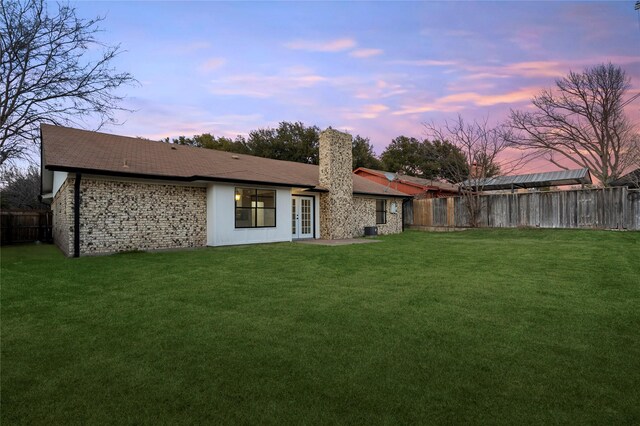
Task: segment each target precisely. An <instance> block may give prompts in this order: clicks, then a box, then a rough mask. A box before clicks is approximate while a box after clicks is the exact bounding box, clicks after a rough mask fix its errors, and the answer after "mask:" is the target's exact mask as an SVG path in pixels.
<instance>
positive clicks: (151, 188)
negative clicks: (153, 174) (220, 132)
mask: <svg viewBox="0 0 640 426" xmlns="http://www.w3.org/2000/svg"><path fill="white" fill-rule="evenodd" d="M73 181H74V180H73V179H68V180H67V181H66V182H65V184H64V185H63V187H62V188H61V189H60V192H59V193H58V195H57V196H56V200H55V201H54V204H56V206H55V207H54V210H53V211H54V220H53V222H54V239H56V244H57V245H58V246H59V247H60V248H61V249H62V251H63V252H64V253H65V254H66V255H72V254H73V211H74V210H73ZM80 197H81V205H80V253H81V255H89V254H105V253H114V252H119V251H129V250H158V249H173V248H189V247H204V246H205V245H206V232H207V223H206V219H207V212H206V209H207V200H206V188H204V187H192V186H181V185H171V184H160V183H158V184H156V183H144V182H125V181H116V180H103V179H95V178H85V177H82V179H81V181H80ZM63 201H64V203H63ZM63 204H64V205H66V208H63V207H62V206H63ZM58 207H59V208H58ZM66 229H68V232H65V230H66ZM65 247H67V250H65Z"/></svg>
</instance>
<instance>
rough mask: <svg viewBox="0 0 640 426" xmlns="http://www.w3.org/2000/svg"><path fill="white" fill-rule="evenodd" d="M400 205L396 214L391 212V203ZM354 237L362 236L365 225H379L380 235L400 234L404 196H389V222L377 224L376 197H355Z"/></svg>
mask: <svg viewBox="0 0 640 426" xmlns="http://www.w3.org/2000/svg"><path fill="white" fill-rule="evenodd" d="M392 202H395V203H396V204H397V206H398V212H397V213H396V214H392V213H391V203H392ZM353 217H354V219H353V221H354V226H353V228H352V236H353V237H362V236H363V235H364V227H365V226H377V227H378V235H387V234H398V233H400V232H402V198H387V223H385V224H378V225H376V199H375V198H366V197H359V196H355V197H353Z"/></svg>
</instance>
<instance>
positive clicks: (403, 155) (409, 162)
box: [380, 136, 426, 177]
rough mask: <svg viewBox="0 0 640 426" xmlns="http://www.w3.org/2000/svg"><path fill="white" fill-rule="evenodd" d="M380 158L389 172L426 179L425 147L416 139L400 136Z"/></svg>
mask: <svg viewBox="0 0 640 426" xmlns="http://www.w3.org/2000/svg"><path fill="white" fill-rule="evenodd" d="M380 158H381V160H382V164H383V166H384V169H385V170H387V171H389V172H401V173H404V174H407V175H409V176H418V177H425V159H426V152H425V146H424V144H423V143H422V141H419V140H418V139H416V138H411V137H407V136H398V137H397V138H395V139H393V140H392V141H391V143H390V144H389V145H388V146H387V147H386V148H385V150H384V151H383V152H382V155H381V156H380Z"/></svg>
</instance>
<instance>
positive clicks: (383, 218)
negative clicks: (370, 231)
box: [376, 200, 387, 225]
mask: <svg viewBox="0 0 640 426" xmlns="http://www.w3.org/2000/svg"><path fill="white" fill-rule="evenodd" d="M384 223H387V200H376V224H377V225H381V224H384Z"/></svg>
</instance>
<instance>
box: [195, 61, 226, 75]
mask: <svg viewBox="0 0 640 426" xmlns="http://www.w3.org/2000/svg"><path fill="white" fill-rule="evenodd" d="M226 63H227V60H226V59H224V58H211V59H209V60H207V61H205V62H203V63H202V64H200V66H199V67H198V69H199V70H200V71H202V72H208V71H213V70H216V69H218V68H220V67H221V66H223V65H224V64H226Z"/></svg>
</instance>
